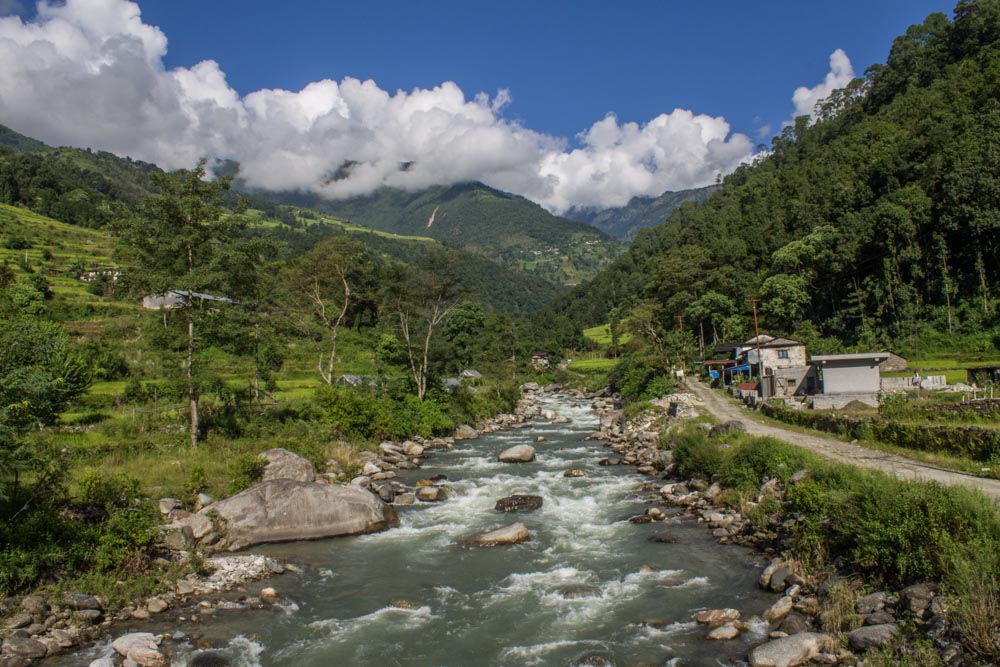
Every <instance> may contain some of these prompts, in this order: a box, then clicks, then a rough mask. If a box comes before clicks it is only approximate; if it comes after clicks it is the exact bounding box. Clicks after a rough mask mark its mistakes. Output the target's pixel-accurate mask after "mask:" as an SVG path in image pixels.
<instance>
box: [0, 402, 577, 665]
mask: <svg viewBox="0 0 1000 667" xmlns="http://www.w3.org/2000/svg"><path fill="white" fill-rule="evenodd" d="M556 388H558V387H553V386H550V387H547V388H545V389H543V388H542V387H540V386H538V385H537V384H533V383H529V384H527V385H525V386H524V387H523V394H522V398H521V400H520V401H519V402H518V404H517V407H516V409H515V410H514V411H513V412H511V413H505V414H500V415H497V416H495V417H492V418H490V419H487V420H485V421H484V422H481V423H479V424H476V425H475V427H471V426H467V425H463V426H460V427H459V428H458V429H457V430H456V433H455V435H454V436H453V437H440V438H421V437H414V438H411V439H407V440H404V441H403V442H401V443H391V442H383V443H382V444H381V445H380V446H379V448H378V449H377V451H376V452H363V459H362V465H361V466H359V467H360V468H361V471H360V472H361V474H359V475H357V476H355V477H354V478H353V479H351V480H350V485H351V486H352V487H355V488H363V489H367V490H368V491H371V492H372V493H373V494H375V495H376V496H377V497H379V498H380V499H381V500H382V501H384V502H386V503H389V504H391V505H394V506H396V507H403V506H409V505H414V504H425V503H433V502H442V501H444V500H446V499H447V498H449V497H450V495H451V494H454V493H455V490H454V488H453V487H451V486H450V485H448V484H446V483H445V482H444V480H428V479H422V480H415V482H414V483H411V484H409V485H407V484H404V483H402V482H401V481H400V479H401V478H400V477H399V475H401V474H405V473H406V472H407V471H419V469H420V468H421V466H422V465H423V464H424V462H425V461H427V460H429V459H431V458H433V456H434V455H435V454H436V453H439V452H446V451H450V450H453V449H454V447H455V445H456V443H459V442H461V441H462V440H469V439H473V438H477V437H479V436H480V435H481V434H489V433H496V432H499V431H503V430H507V429H520V428H526V427H527V426H528V424H527V422H528V421H529V420H531V419H533V418H535V417H540V416H544V415H543V411H542V409H541V408H539V407H538V406H537V400H538V397H539V396H540V395H542V394H544V393H545V391H546V390H548V391H552V390H554V389H556ZM574 396H577V397H582V396H584V394H583V393H575V392H574ZM588 396H590V397H593V396H595V395H594V394H589V395H588ZM281 451H284V450H281ZM271 464H275V465H279V467H281V469H282V470H281V471H280V472H277V473H276V476H287V475H288V474H294V473H290V471H293V470H298V471H302V470H303V466H305V467H308V468H310V470H309V472H308V473H307V474H308V477H309V478H310V479H312V478H313V477H314V476H315V475H313V474H312V473H311V465H310V464H309V463H308V461H305V460H304V459H302V458H301V457H297V456H295V455H293V454H291V453H289V452H284V454H283V455H282V456H281V457H280V460H279V459H278V458H275V459H274V460H273V461H271ZM269 465H270V464H269ZM316 477H318V478H319V479H320V480H321V481H325V482H329V483H335V481H336V478H335V475H333V474H331V473H321V474H319V475H318V476H316ZM201 502H202V503H203V504H209V503H211V502H212V501H211V499H210V498H206V497H203V498H202V500H201ZM156 504H157V505H158V506H159V508H160V510H161V513H162V516H163V518H164V520H165V523H164V525H163V528H162V529H161V540H160V546H159V549H158V550H157V551H158V554H154V558H155V559H156V562H154V563H153V565H154V567H159V568H163V570H164V575H165V578H163V580H162V582H161V585H160V586H159V589H160V590H158V591H156V594H155V595H152V596H149V597H146V598H143V599H136V600H134V601H132V602H130V603H127V604H124V605H123V606H120V607H118V608H114V609H112V608H110V607H109V605H108V599H107V598H106V597H103V596H100V595H90V594H89V593H85V592H72V593H65V594H64V593H58V594H51V593H50V594H48V595H45V594H41V595H29V596H25V597H23V598H10V599H7V600H5V601H3V605H2V607H0V611H2V613H3V616H4V617H5V624H4V629H3V631H2V636H3V639H4V643H3V645H2V653H0V666H2V667H15V666H20V665H23V664H30V663H31V662H33V661H36V660H40V659H43V658H45V657H52V656H55V655H59V654H62V653H66V652H68V651H74V650H77V649H78V648H79V647H81V646H83V645H87V644H89V643H91V642H93V641H94V640H96V639H98V638H100V637H102V636H105V635H107V634H108V633H109V632H111V633H113V632H115V628H117V627H122V626H132V625H133V624H134V623H136V622H139V623H141V622H144V621H148V620H159V621H161V622H163V621H164V620H165V619H178V620H180V622H181V623H191V622H193V621H194V620H195V619H197V618H200V617H202V616H204V615H206V614H212V613H214V611H215V610H216V609H218V608H220V606H221V607H222V608H226V609H233V608H239V607H242V608H246V609H254V608H269V607H271V606H273V605H275V604H278V605H279V606H280V604H282V600H281V598H280V596H278V595H277V594H276V592H275V593H274V594H269V595H252V594H247V593H246V591H245V585H246V584H247V583H248V582H252V581H256V580H260V579H263V578H268V577H273V576H276V575H278V574H281V573H284V572H297V571H299V570H298V568H297V567H296V566H295V565H294V564H293V563H288V562H284V561H279V560H275V559H273V558H269V557H266V556H263V555H254V554H244V555H239V556H218V555H216V556H211V557H205V556H204V555H203V554H208V553H211V552H218V551H220V550H222V549H224V548H225V547H226V539H225V537H224V535H220V534H219V533H220V532H222V531H216V530H214V527H213V524H212V522H211V521H209V520H208V519H206V518H205V517H204V516H203V515H200V514H197V513H191V512H187V511H185V510H184V509H183V507H182V505H181V503H180V502H179V501H176V500H174V499H171V498H163V499H160V500H159V501H158V502H157V503H156ZM210 516H211V515H210ZM202 523H204V524H206V525H205V526H204V527H203V526H202ZM187 570H193V571H189V572H188V573H187V574H186V575H184V576H176V574H175V576H174V578H171V576H170V573H184V572H185V571H187ZM168 634H170V635H171V636H172V633H168ZM168 638H169V637H168V636H167V635H165V636H163V637H161V640H163V641H166V640H167V639H168ZM169 643H170V642H169V641H168V642H167V645H165V648H166V649H169V646H168V645H169ZM150 659H152V660H154V662H155V660H156V658H155V656H153V657H151V658H150Z"/></svg>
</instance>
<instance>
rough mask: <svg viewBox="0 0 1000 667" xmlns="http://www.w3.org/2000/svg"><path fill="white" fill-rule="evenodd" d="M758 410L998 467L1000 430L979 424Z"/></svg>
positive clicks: (778, 407) (765, 407)
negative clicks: (905, 420) (930, 423)
mask: <svg viewBox="0 0 1000 667" xmlns="http://www.w3.org/2000/svg"><path fill="white" fill-rule="evenodd" d="M761 412H762V413H764V414H765V415H767V416H768V417H771V418H773V419H777V420H779V421H782V422H784V423H786V424H794V425H796V426H805V427H806V428H812V429H816V430H818V431H825V432H827V433H834V434H837V435H841V436H845V437H849V438H856V439H858V440H877V441H879V442H884V443H886V444H890V445H895V446H896V447H902V448H904V449H911V450H917V451H925V452H941V453H947V454H952V455H955V456H958V457H960V458H964V459H969V460H972V461H976V462H978V463H986V464H991V465H990V467H1000V430H997V429H992V428H984V427H979V426H945V425H940V426H939V425H929V424H913V423H907V422H904V421H900V420H898V419H895V418H890V417H888V416H884V415H880V416H878V417H873V418H859V417H850V416H847V415H842V414H837V413H835V412H825V411H814V410H792V409H789V408H787V407H785V406H783V405H780V404H776V403H766V404H764V405H763V406H762V407H761Z"/></svg>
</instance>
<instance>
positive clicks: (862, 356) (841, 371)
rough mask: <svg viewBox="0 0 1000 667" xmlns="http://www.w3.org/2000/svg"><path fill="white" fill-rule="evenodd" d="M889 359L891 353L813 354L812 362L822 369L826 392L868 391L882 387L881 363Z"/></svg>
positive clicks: (821, 382) (824, 391)
mask: <svg viewBox="0 0 1000 667" xmlns="http://www.w3.org/2000/svg"><path fill="white" fill-rule="evenodd" d="M888 358H889V353H888V352H861V353H857V354H824V355H818V356H815V357H813V358H812V359H810V360H809V364H810V365H812V366H815V367H816V368H817V369H818V370H819V372H820V374H821V380H820V387H821V388H822V392H823V393H824V394H866V393H877V392H878V391H879V389H880V388H881V384H882V382H881V374H880V373H879V364H880V363H882V362H883V361H885V360H886V359H888Z"/></svg>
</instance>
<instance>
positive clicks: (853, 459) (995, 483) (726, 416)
mask: <svg viewBox="0 0 1000 667" xmlns="http://www.w3.org/2000/svg"><path fill="white" fill-rule="evenodd" d="M686 381H687V385H688V387H689V388H690V389H691V392H692V393H693V394H694V395H695V396H697V397H698V400H699V401H701V403H702V405H703V406H704V408H705V409H706V410H707V411H708V412H710V413H711V414H713V415H715V417H716V418H717V419H718V420H719V421H727V420H730V419H738V420H740V421H742V422H743V423H745V424H746V425H747V431H748V432H749V433H752V434H753V435H766V436H770V437H772V438H777V439H778V440H783V441H785V442H788V443H791V444H793V445H796V446H797V447H802V448H804V449H808V450H810V451H813V452H816V453H817V454H822V455H823V456H825V457H827V458H830V459H833V460H834V461H840V462H841V463H850V464H853V465H858V466H864V467H865V468H874V469H875V470H881V471H882V472H886V473H889V474H890V475H895V476H896V477H900V478H902V479H921V480H925V481H934V482H938V483H940V484H963V485H965V486H971V487H974V488H976V489H979V490H980V491H982V492H983V493H985V494H986V495H988V496H990V498H992V499H993V501H994V502H996V503H1000V480H996V479H983V478H981V477H975V476H974V475H969V474H966V473H963V472H956V471H954V470H948V469H946V468H939V467H937V466H933V465H930V464H927V463H921V462H920V461H914V460H912V459H907V458H904V457H902V456H896V455H895V454H888V453H886V452H881V451H879V450H877V449H868V448H867V447H860V446H858V445H852V444H850V443H847V442H843V441H842V440H837V439H835V438H830V437H826V436H822V435H811V434H805V433H799V432H797V431H792V430H789V429H784V428H780V427H777V426H771V425H770V424H765V423H763V422H761V421H758V419H757V417H756V416H755V415H754V414H753V413H752V412H751V411H750V410H748V409H746V408H744V407H743V406H742V405H741V404H739V403H737V402H736V401H735V400H732V399H730V398H727V397H725V396H722V395H721V394H719V393H718V392H716V391H714V390H712V389H709V388H708V387H707V386H705V385H704V384H703V383H701V382H699V381H698V380H696V379H694V378H693V377H688V378H687V380H686Z"/></svg>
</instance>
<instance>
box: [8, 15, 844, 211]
mask: <svg viewBox="0 0 1000 667" xmlns="http://www.w3.org/2000/svg"><path fill="white" fill-rule="evenodd" d="M166 52H167V37H166V36H165V35H164V34H163V33H162V32H161V31H160V30H159V29H158V28H157V27H155V26H151V25H147V24H145V23H143V21H142V18H141V16H140V11H139V7H138V5H136V4H135V3H133V2H128V1H126V0H66V2H65V3H63V4H56V3H52V4H49V3H47V2H42V3H40V4H39V6H38V14H37V16H36V17H35V18H34V19H32V20H30V21H28V22H25V21H22V19H20V18H18V17H17V16H8V17H4V18H0V63H4V65H3V67H0V123H3V124H6V125H9V126H11V127H13V128H14V129H16V130H17V131H19V132H22V133H25V134H28V135H30V136H33V137H36V138H39V139H42V140H44V141H46V142H48V143H52V144H56V145H72V146H91V147H94V148H99V149H104V150H109V151H112V152H114V153H118V154H120V155H130V156H132V157H133V158H137V159H142V160H146V161H150V162H155V163H157V164H159V165H161V166H163V167H165V168H169V169H173V168H180V167H191V166H193V165H194V164H195V162H196V161H197V160H198V159H199V158H200V157H202V156H210V157H219V158H228V159H233V160H237V161H238V162H239V163H240V164H241V174H242V175H243V176H244V177H245V178H246V179H247V180H248V181H249V182H250V184H252V185H254V186H259V187H262V188H268V189H309V190H314V191H317V192H320V193H322V194H325V195H327V196H330V197H346V196H351V195H357V194H363V193H368V192H371V191H372V190H374V189H375V188H377V187H379V186H381V185H389V186H395V187H402V188H410V189H414V188H421V187H426V186H430V185H435V184H447V183H454V182H459V181H470V180H479V181H483V182H484V183H486V184H488V185H491V186H493V187H496V188H499V189H502V190H506V191H510V192H515V193H518V194H522V195H524V196H526V197H528V198H530V199H532V200H534V201H537V202H539V203H541V204H542V205H544V206H546V207H547V208H549V209H550V210H553V211H556V212H561V211H564V210H566V209H567V208H569V207H571V206H580V207H602V208H603V207H609V206H619V205H624V204H625V203H627V202H628V200H629V199H630V198H631V197H633V196H636V195H658V194H660V193H661V192H663V191H664V190H668V189H672V190H677V189H683V188H689V187H696V186H702V185H706V184H708V183H711V182H713V181H714V180H715V177H716V175H717V174H719V173H728V172H730V171H731V170H733V169H734V168H735V167H736V166H738V165H739V163H740V162H742V161H745V160H747V159H749V158H750V157H751V155H752V152H753V145H752V143H751V140H750V139H749V138H748V137H746V136H744V135H743V134H738V133H732V132H731V131H730V127H729V124H728V123H727V122H726V121H725V119H723V118H721V117H718V118H713V117H711V116H707V115H699V114H695V113H693V112H691V111H686V110H683V109H675V110H674V111H673V112H671V113H667V114H661V115H659V116H657V117H655V118H653V119H652V120H650V121H648V122H647V123H645V124H641V125H640V124H637V123H622V122H620V121H619V120H618V119H617V118H616V117H615V116H614V115H612V114H609V115H608V116H607V117H605V118H604V119H602V120H599V121H597V122H595V123H594V124H593V125H592V126H591V127H590V128H589V129H587V130H586V131H584V132H582V133H581V134H580V135H579V136H578V137H577V143H576V145H575V146H574V145H571V144H570V142H568V141H567V140H566V139H563V138H559V137H553V136H548V135H545V134H542V133H538V132H535V131H532V130H530V129H528V128H525V127H523V126H521V125H519V124H518V123H516V122H512V121H509V120H507V119H505V118H504V116H503V109H504V107H505V106H506V105H507V104H509V103H510V101H511V97H510V94H509V93H508V91H506V90H500V91H498V92H497V94H496V95H494V96H493V97H492V98H491V97H489V96H487V95H485V94H482V93H480V94H478V95H475V96H473V97H468V96H467V95H466V93H465V92H463V91H462V90H461V89H460V88H459V87H458V86H457V85H456V84H454V83H451V82H445V83H442V84H441V85H439V86H437V87H435V88H432V89H414V90H412V91H410V92H405V91H396V92H395V93H390V92H387V91H385V90H382V89H381V88H379V86H378V85H377V84H376V83H375V82H374V81H371V80H368V81H360V80H358V79H353V78H345V79H344V80H342V81H339V82H337V81H332V80H328V79H325V80H322V81H317V82H315V83H311V84H309V85H307V86H306V87H305V88H303V89H302V90H299V91H287V90H258V91H256V92H252V93H250V94H247V95H245V96H241V95H239V94H238V93H237V92H236V91H235V90H233V89H232V88H231V87H230V86H229V85H228V84H227V82H226V75H225V73H224V72H223V71H222V70H221V69H220V68H219V65H218V64H217V63H216V62H214V61H211V60H207V61H204V62H201V63H198V64H196V65H194V66H193V67H190V68H177V69H173V70H167V69H166V68H165V67H164V64H163V57H164V55H165V54H166ZM839 53H840V55H843V52H839ZM834 55H835V56H837V54H834ZM843 60H846V56H844V57H843ZM838 63H840V64H842V61H838V62H834V61H833V58H831V64H832V66H833V67H834V73H832V74H831V77H834V78H833V79H830V77H828V81H833V82H839V81H840V78H842V75H841V74H839V73H838V72H841V73H842V72H844V71H849V69H850V62H849V61H847V70H844V68H843V67H840V69H838ZM848 80H849V79H848ZM826 83H827V82H824V84H821V86H822V87H823V90H825V91H826V92H829V91H828V90H826V85H825V84H826ZM818 88H819V87H817V88H814V89H812V91H816V90H817V89H818ZM802 90H805V89H802ZM812 91H810V92H812ZM809 97H810V100H806V99H805V94H803V97H802V100H801V105H800V99H799V91H796V100H795V103H796V105H797V107H798V106H805V105H806V104H808V103H809V102H810V101H811V98H812V97H813V95H809ZM810 110H811V109H810Z"/></svg>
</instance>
